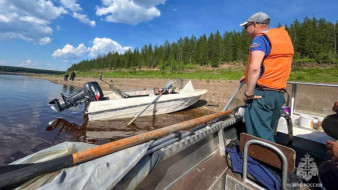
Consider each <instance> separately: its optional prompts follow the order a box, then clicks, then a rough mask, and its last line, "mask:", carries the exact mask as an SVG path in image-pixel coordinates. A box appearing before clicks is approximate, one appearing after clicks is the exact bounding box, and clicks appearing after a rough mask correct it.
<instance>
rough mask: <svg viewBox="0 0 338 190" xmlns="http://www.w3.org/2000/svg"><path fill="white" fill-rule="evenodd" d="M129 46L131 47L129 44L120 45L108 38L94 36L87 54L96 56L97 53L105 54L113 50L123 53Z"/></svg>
mask: <svg viewBox="0 0 338 190" xmlns="http://www.w3.org/2000/svg"><path fill="white" fill-rule="evenodd" d="M131 48H132V47H129V46H126V47H122V46H121V45H120V44H119V43H117V42H116V41H114V40H112V39H110V38H95V39H94V41H93V46H92V47H91V48H90V53H89V56H90V57H97V56H99V55H106V54H108V53H109V52H114V51H115V52H118V53H120V54H123V53H124V52H126V51H127V50H128V49H131Z"/></svg>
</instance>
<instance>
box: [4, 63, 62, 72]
mask: <svg viewBox="0 0 338 190" xmlns="http://www.w3.org/2000/svg"><path fill="white" fill-rule="evenodd" d="M0 72H12V73H34V74H64V73H66V71H53V70H44V69H32V68H25V67H12V66H2V65H0Z"/></svg>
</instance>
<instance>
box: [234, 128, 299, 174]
mask: <svg viewBox="0 0 338 190" xmlns="http://www.w3.org/2000/svg"><path fill="white" fill-rule="evenodd" d="M253 139H254V140H260V141H263V142H266V143H268V144H271V145H274V146H276V147H277V148H279V149H280V150H281V151H282V152H283V153H284V155H285V157H286V160H287V162H288V172H290V173H293V172H294V171H295V168H296V166H295V165H296V152H295V151H294V150H293V149H291V148H289V147H286V146H283V145H280V144H277V143H272V142H270V141H267V140H264V139H261V138H258V137H255V136H252V135H249V134H246V133H241V134H240V143H239V147H240V151H241V152H244V146H245V143H246V142H248V141H249V140H253ZM248 155H249V156H251V157H252V158H255V159H256V160H259V161H261V162H263V163H266V164H268V165H270V166H273V167H276V168H279V169H282V159H281V158H280V156H279V155H278V154H277V153H276V152H275V151H273V150H271V149H269V148H267V147H264V146H262V145H258V144H252V145H250V146H249V149H248Z"/></svg>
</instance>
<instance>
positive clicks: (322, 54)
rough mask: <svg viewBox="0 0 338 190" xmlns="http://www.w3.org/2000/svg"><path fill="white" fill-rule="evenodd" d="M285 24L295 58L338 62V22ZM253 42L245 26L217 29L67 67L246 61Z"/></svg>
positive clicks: (179, 66) (173, 66) (165, 67)
mask: <svg viewBox="0 0 338 190" xmlns="http://www.w3.org/2000/svg"><path fill="white" fill-rule="evenodd" d="M281 26H282V25H281V24H279V25H278V27H281ZM284 27H285V28H286V30H287V31H288V32H289V34H290V37H291V39H292V42H293V45H294V49H295V55H294V62H311V63H319V64H320V63H330V64H336V63H338V56H337V34H338V31H337V22H336V23H335V24H333V23H331V22H328V21H326V20H325V19H324V18H321V19H319V20H318V19H316V18H315V17H313V18H312V19H310V18H308V17H306V18H304V20H303V22H300V21H298V20H297V19H296V20H295V21H294V22H293V23H292V24H291V25H290V26H288V25H285V26H284ZM250 42H251V39H250V38H249V37H248V35H247V33H246V31H245V30H244V29H242V30H241V31H240V32H236V31H231V32H228V31H226V32H224V33H223V34H221V33H220V32H219V31H216V33H211V34H209V35H208V36H207V35H206V34H203V35H202V36H200V37H198V38H197V37H195V36H191V37H184V38H180V39H179V40H178V41H176V42H172V43H170V42H169V41H166V42H164V44H162V45H155V46H153V45H152V44H149V45H144V46H143V47H142V49H138V48H135V49H134V50H131V49H129V50H128V51H126V52H125V53H124V54H119V53H117V52H109V53H108V54H107V55H105V56H99V57H97V58H95V59H92V60H83V61H81V62H79V63H77V64H73V65H72V66H71V67H70V68H68V71H73V70H76V71H89V70H92V69H96V70H102V69H119V68H135V69H136V68H144V67H146V68H155V67H157V68H160V69H163V70H169V71H182V70H183V69H184V68H189V67H198V66H207V65H208V66H212V67H218V66H219V64H221V63H225V62H226V63H231V62H241V63H245V62H246V61H247V58H248V48H249V45H250Z"/></svg>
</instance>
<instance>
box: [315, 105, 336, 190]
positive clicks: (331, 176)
mask: <svg viewBox="0 0 338 190" xmlns="http://www.w3.org/2000/svg"><path fill="white" fill-rule="evenodd" d="M332 110H333V111H334V112H336V113H335V114H332V115H328V116H326V117H325V118H324V120H323V123H322V127H323V129H324V131H325V133H327V134H328V135H329V136H331V137H332V138H334V139H336V141H332V140H328V141H327V142H326V150H327V154H328V155H329V157H330V160H328V161H325V162H323V163H322V164H321V165H320V167H319V179H320V181H321V183H322V185H323V186H324V188H325V189H327V190H330V189H338V184H337V183H335V180H337V179H338V141H337V139H338V102H335V103H334V104H333V107H332Z"/></svg>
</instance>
